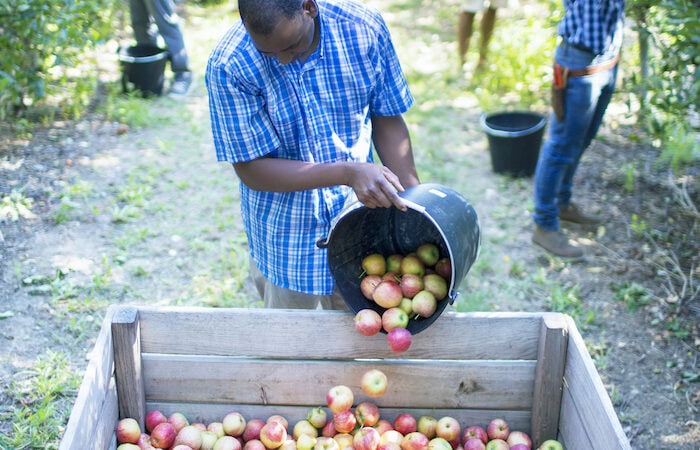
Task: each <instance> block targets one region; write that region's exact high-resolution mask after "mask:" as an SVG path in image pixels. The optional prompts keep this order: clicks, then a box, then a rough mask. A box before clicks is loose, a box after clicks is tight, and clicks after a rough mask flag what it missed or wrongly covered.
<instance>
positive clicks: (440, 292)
mask: <svg viewBox="0 0 700 450" xmlns="http://www.w3.org/2000/svg"><path fill="white" fill-rule="evenodd" d="M423 289H425V290H426V291H430V292H432V293H433V295H434V296H435V300H437V301H440V300H442V299H443V298H445V297H447V281H446V280H445V279H444V278H443V277H441V276H440V275H438V274H436V273H429V274H427V275H425V276H424V277H423Z"/></svg>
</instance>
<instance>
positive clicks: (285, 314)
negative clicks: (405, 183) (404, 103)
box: [60, 306, 631, 450]
mask: <svg viewBox="0 0 700 450" xmlns="http://www.w3.org/2000/svg"><path fill="white" fill-rule="evenodd" d="M352 317H353V316H352V314H351V313H347V312H341V311H321V310H294V311H290V310H273V309H214V308H190V307H185V308H180V307H172V308H162V307H124V306H112V307H110V309H109V310H108V312H107V315H106V317H105V321H104V325H103V327H102V331H101V332H100V334H99V337H98V339H97V342H96V345H95V349H94V353H93V355H92V358H91V361H90V363H89V365H88V367H87V369H86V372H85V377H84V381H83V383H82V386H81V387H80V391H79V393H78V397H77V399H76V402H75V405H74V408H73V411H72V413H71V416H70V420H69V422H68V425H67V427H66V430H65V433H64V436H63V439H62V441H61V445H60V449H61V450H76V449H87V448H94V449H100V450H102V449H113V448H115V447H116V440H115V436H114V429H115V426H116V423H117V421H118V419H119V418H121V417H134V418H136V419H137V420H139V421H140V422H141V423H142V424H143V419H144V417H145V413H146V412H147V411H150V410H153V409H160V410H161V411H163V412H164V413H165V414H171V413H173V412H176V411H179V412H182V413H184V414H185V415H186V416H187V417H188V418H189V419H190V421H200V422H205V423H208V422H212V421H220V420H221V418H222V417H223V416H224V415H225V414H226V413H227V412H229V411H232V410H237V411H240V412H242V413H243V414H244V415H245V416H246V417H247V418H253V417H259V418H262V419H265V418H267V417H268V416H269V415H272V414H282V415H284V416H285V417H287V418H288V420H289V421H290V422H292V423H293V422H294V421H296V420H299V419H302V418H305V417H306V413H307V412H308V411H309V409H310V408H311V407H315V406H320V405H322V406H325V395H326V392H327V391H328V389H329V388H330V387H332V386H334V385H337V384H345V385H347V386H349V387H350V388H352V390H353V392H354V393H355V394H356V397H355V402H356V403H358V402H360V401H362V400H368V398H367V397H364V394H363V393H362V391H361V389H360V387H359V382H360V378H361V376H362V374H363V373H364V372H365V371H366V370H368V369H369V368H379V369H381V370H382V371H383V372H385V373H386V374H387V376H388V378H389V380H390V385H389V389H388V391H387V393H386V394H385V395H384V396H382V397H380V398H378V399H372V400H373V401H375V402H376V403H377V404H378V405H379V407H380V410H381V414H382V417H383V418H387V419H389V420H392V421H393V419H394V418H395V417H396V416H397V415H398V414H399V413H400V412H409V413H412V414H414V415H415V416H416V417H418V416H420V415H432V416H434V417H438V418H439V417H442V416H445V415H451V416H454V417H455V418H457V419H458V420H459V421H460V423H461V424H462V426H463V427H464V426H466V425H472V424H476V425H482V426H484V425H486V424H487V423H488V422H489V421H490V420H491V419H493V418H495V417H503V418H505V419H506V420H507V421H508V422H509V424H510V425H511V429H519V430H522V431H526V432H528V433H531V434H532V436H533V439H534V441H535V442H541V441H543V440H545V439H548V438H557V439H559V440H560V441H561V442H562V443H563V444H564V445H565V448H566V449H567V450H578V449H580V450H591V449H596V450H606V449H630V448H631V447H630V444H629V441H628V440H627V437H626V436H625V434H624V432H623V430H622V427H621V425H620V422H619V420H618V418H617V416H616V414H615V411H614V409H613V406H612V403H611V401H610V399H609V397H608V395H607V392H606V391H605V389H604V387H603V384H602V382H601V380H600V377H599V375H598V373H597V371H596V369H595V367H594V365H593V362H592V361H591V359H590V356H589V355H588V353H587V351H586V348H585V346H584V342H583V339H582V338H581V335H580V334H579V332H578V331H577V329H576V326H575V325H574V323H573V321H572V320H571V319H570V318H569V317H568V316H565V315H562V314H555V313H493V314H491V313H453V312H445V313H443V314H442V315H441V317H440V318H439V319H438V320H436V321H435V322H434V324H433V325H431V326H430V327H429V328H428V329H426V330H425V331H423V332H421V333H419V334H417V335H415V336H414V339H413V344H412V345H411V348H410V349H409V350H408V351H407V352H405V353H399V354H397V353H392V352H391V351H390V350H389V348H388V344H387V342H386V339H385V335H383V334H378V335H376V336H373V337H366V336H362V335H360V334H359V333H357V332H356V331H355V329H354V326H353V322H352ZM88 443H89V444H88Z"/></svg>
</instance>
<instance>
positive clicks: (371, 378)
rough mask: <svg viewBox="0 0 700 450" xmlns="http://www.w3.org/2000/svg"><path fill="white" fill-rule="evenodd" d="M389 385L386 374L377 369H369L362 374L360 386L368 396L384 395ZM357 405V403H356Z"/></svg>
mask: <svg viewBox="0 0 700 450" xmlns="http://www.w3.org/2000/svg"><path fill="white" fill-rule="evenodd" d="M388 385H389V380H388V378H387V376H386V375H385V374H384V372H382V371H381V370H379V369H370V370H368V371H366V372H365V373H364V374H363V375H362V379H361V380H360V388H361V389H362V392H364V393H365V395H367V396H368V397H372V398H377V397H381V396H382V395H384V393H385V392H386V389H387V387H388ZM358 406H359V405H358Z"/></svg>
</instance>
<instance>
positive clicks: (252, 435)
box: [209, 419, 265, 442]
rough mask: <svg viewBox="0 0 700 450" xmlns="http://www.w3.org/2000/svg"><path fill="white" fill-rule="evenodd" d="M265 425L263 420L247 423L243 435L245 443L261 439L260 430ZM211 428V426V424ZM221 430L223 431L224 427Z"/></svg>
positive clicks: (253, 420)
mask: <svg viewBox="0 0 700 450" xmlns="http://www.w3.org/2000/svg"><path fill="white" fill-rule="evenodd" d="M264 425H265V421H264V420H262V419H250V420H248V421H246V424H245V430H243V435H242V437H243V441H244V442H248V441H250V440H252V439H260V430H261V429H262V427H263V426H264ZM209 426H211V424H210V425H209ZM221 430H222V431H223V425H222V429H221ZM212 431H214V430H212ZM217 434H218V433H217Z"/></svg>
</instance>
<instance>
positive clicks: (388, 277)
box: [382, 272, 401, 283]
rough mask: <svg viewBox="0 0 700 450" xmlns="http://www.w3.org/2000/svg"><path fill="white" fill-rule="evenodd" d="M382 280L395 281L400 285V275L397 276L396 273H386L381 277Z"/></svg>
mask: <svg viewBox="0 0 700 450" xmlns="http://www.w3.org/2000/svg"><path fill="white" fill-rule="evenodd" d="M382 280H392V281H396V282H397V283H400V282H401V275H399V274H398V273H397V272H387V273H385V274H384V275H382Z"/></svg>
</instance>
